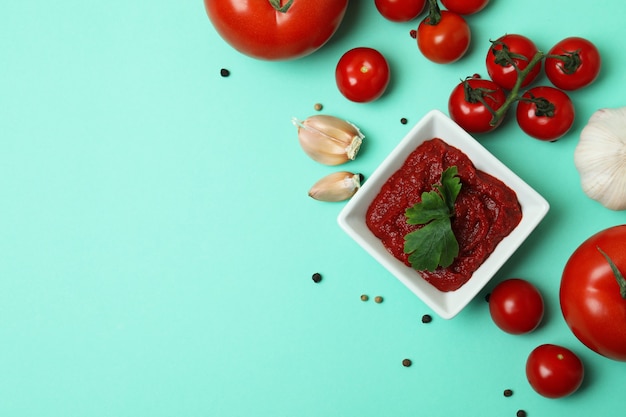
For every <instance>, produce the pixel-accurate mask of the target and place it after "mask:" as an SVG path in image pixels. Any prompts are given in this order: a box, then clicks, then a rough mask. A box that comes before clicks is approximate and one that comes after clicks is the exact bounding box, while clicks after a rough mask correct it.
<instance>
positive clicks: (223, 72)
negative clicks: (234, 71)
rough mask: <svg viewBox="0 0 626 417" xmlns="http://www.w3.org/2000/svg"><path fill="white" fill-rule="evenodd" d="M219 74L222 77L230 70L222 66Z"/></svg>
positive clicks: (227, 74)
mask: <svg viewBox="0 0 626 417" xmlns="http://www.w3.org/2000/svg"><path fill="white" fill-rule="evenodd" d="M220 75H221V76H222V77H228V76H229V75H230V71H228V70H227V69H226V68H222V69H221V70H220Z"/></svg>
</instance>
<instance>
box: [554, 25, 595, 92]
mask: <svg viewBox="0 0 626 417" xmlns="http://www.w3.org/2000/svg"><path fill="white" fill-rule="evenodd" d="M601 66H602V60H601V58H600V52H599V51H598V48H596V46H595V45H594V44H593V43H591V42H589V41H588V40H587V39H583V38H579V37H570V38H566V39H563V40H562V41H560V42H558V43H557V44H556V45H554V46H553V47H552V49H550V51H549V52H548V56H547V57H546V59H545V62H544V68H545V71H546V75H547V77H548V79H549V80H550V82H551V83H552V84H554V86H555V87H558V88H560V89H562V90H577V89H579V88H582V87H586V86H588V85H589V84H591V83H592V82H594V81H595V79H596V78H597V77H598V74H599V73H600V67H601Z"/></svg>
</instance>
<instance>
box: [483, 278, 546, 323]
mask: <svg viewBox="0 0 626 417" xmlns="http://www.w3.org/2000/svg"><path fill="white" fill-rule="evenodd" d="M543 311H544V307H543V297H542V296H541V293H540V292H539V290H538V289H537V287H535V286H534V285H533V284H531V283H530V282H528V281H525V280H523V279H519V278H512V279H507V280H505V281H502V282H500V283H499V284H498V285H496V286H495V288H494V289H493V291H492V292H491V295H490V296H489V313H490V314H491V318H492V319H493V322H494V323H495V324H496V325H497V326H498V327H499V328H500V329H502V330H504V331H505V332H507V333H511V334H524V333H530V332H532V331H533V330H535V329H536V328H537V326H539V323H541V319H542V318H543Z"/></svg>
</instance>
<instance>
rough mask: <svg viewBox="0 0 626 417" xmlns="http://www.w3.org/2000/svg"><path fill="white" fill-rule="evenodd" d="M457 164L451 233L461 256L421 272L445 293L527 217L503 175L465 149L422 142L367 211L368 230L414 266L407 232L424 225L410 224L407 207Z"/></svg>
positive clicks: (437, 141) (436, 140) (456, 286)
mask: <svg viewBox="0 0 626 417" xmlns="http://www.w3.org/2000/svg"><path fill="white" fill-rule="evenodd" d="M451 166H456V167H457V170H458V176H459V178H460V180H461V191H460V193H459V195H458V197H457V199H456V202H455V213H454V216H453V218H452V231H453V232H454V234H455V236H456V239H457V241H458V243H459V255H458V256H457V257H456V259H455V260H454V262H453V263H452V265H450V266H448V267H446V268H442V267H438V268H437V269H435V270H434V271H419V273H420V275H421V276H422V277H423V278H424V279H425V280H426V281H428V282H429V283H430V284H432V285H433V286H435V288H437V289H438V290H440V291H445V292H447V291H455V290H457V289H459V288H460V287H461V286H462V285H463V284H465V283H466V282H467V281H468V280H469V279H470V278H471V276H472V274H473V273H474V271H476V270H477V269H478V267H480V265H481V264H482V263H483V262H484V261H485V259H487V257H489V255H490V254H491V253H492V252H493V251H494V249H495V248H496V246H497V245H498V243H500V242H501V241H502V239H504V238H505V237H506V236H507V235H508V234H509V233H511V231H513V229H515V227H516V226H517V225H518V224H519V222H520V221H521V219H522V209H521V206H520V204H519V201H518V199H517V195H516V194H515V191H513V190H512V189H510V188H509V187H508V186H507V185H506V184H504V183H503V182H502V181H500V180H499V179H497V178H495V177H493V176H492V175H490V174H488V173H486V172H484V171H481V170H478V169H476V167H475V166H474V164H473V163H472V161H471V160H470V159H469V158H468V157H467V155H465V154H464V153H463V152H462V151H461V150H459V149H457V148H455V147H454V146H451V145H448V144H447V143H446V142H444V141H443V140H441V139H439V138H434V139H431V140H428V141H425V142H423V143H422V144H421V145H419V146H418V147H417V148H416V149H415V150H414V151H413V152H412V153H411V154H410V155H409V156H408V157H407V159H406V160H405V162H404V164H403V165H402V166H401V167H400V169H398V171H396V172H395V173H394V174H393V175H392V176H391V177H390V178H389V179H388V180H387V182H386V183H385V184H383V186H382V187H381V190H380V192H379V193H378V195H377V196H376V198H375V199H374V200H373V201H372V203H371V204H370V206H369V208H368V210H367V214H366V224H367V226H368V228H369V229H370V230H371V231H372V233H374V235H375V236H376V237H378V238H379V239H380V240H381V241H382V243H383V245H384V246H385V248H387V250H388V251H389V252H390V253H391V254H392V255H393V256H394V257H396V258H397V259H398V260H400V261H401V262H404V263H405V264H406V265H408V266H410V265H411V264H410V263H409V260H408V257H409V255H408V254H406V253H404V236H405V235H406V234H408V233H410V232H412V231H413V230H416V229H417V228H419V227H423V226H421V225H411V224H408V223H407V222H406V217H405V211H406V209H407V208H409V207H412V206H413V205H415V204H416V203H418V202H419V201H420V200H421V195H422V193H423V192H425V191H432V189H433V184H436V183H438V182H439V181H440V179H441V173H442V172H443V171H444V170H445V169H447V168H449V167H451Z"/></svg>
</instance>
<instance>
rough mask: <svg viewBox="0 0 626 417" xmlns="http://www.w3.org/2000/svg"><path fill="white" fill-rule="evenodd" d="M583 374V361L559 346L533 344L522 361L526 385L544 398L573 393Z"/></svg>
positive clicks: (581, 380) (578, 385)
mask: <svg viewBox="0 0 626 417" xmlns="http://www.w3.org/2000/svg"><path fill="white" fill-rule="evenodd" d="M584 377H585V367H584V365H583V362H582V361H581V360H580V358H579V357H578V356H576V354H575V353H574V352H572V351H571V350H569V349H567V348H565V347H563V346H558V345H552V344H545V345H541V346H537V347H536V348H535V349H534V350H533V351H532V352H531V353H530V355H528V359H527V360H526V378H527V379H528V382H529V383H530V386H531V387H532V388H533V389H534V390H535V391H536V392H537V393H538V394H540V395H543V396H544V397H547V398H561V397H565V396H568V395H570V394H573V393H574V392H575V391H576V390H577V389H578V388H579V387H580V385H581V384H582V382H583V379H584Z"/></svg>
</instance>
